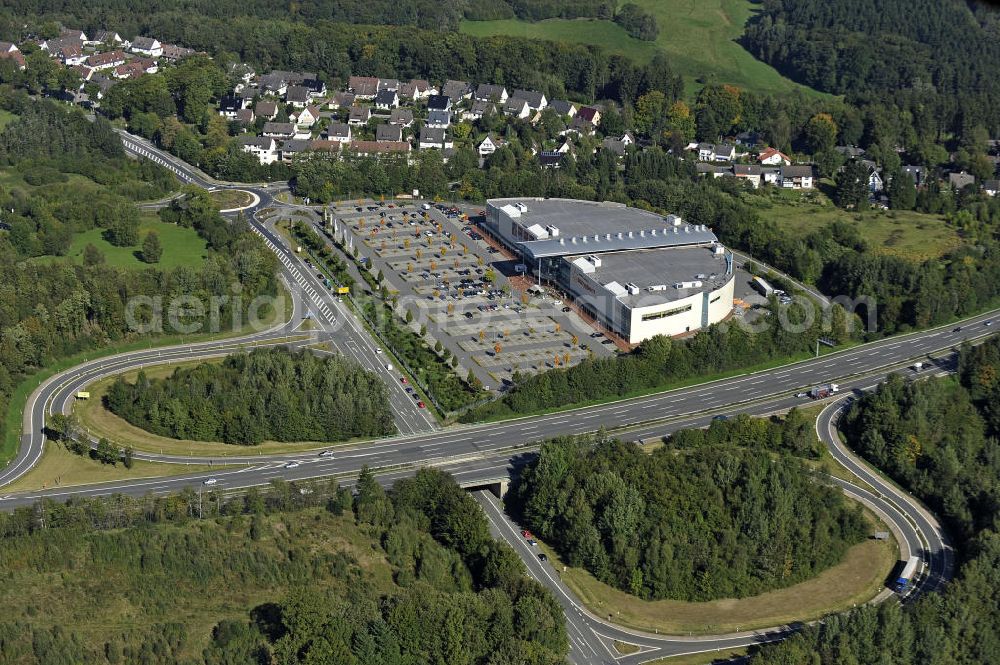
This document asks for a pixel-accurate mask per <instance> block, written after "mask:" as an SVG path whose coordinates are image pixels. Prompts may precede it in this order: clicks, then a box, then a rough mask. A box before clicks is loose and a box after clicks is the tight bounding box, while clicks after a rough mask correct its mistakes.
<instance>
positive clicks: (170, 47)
mask: <svg viewBox="0 0 1000 665" xmlns="http://www.w3.org/2000/svg"><path fill="white" fill-rule="evenodd" d="M195 53H196V51H195V50H194V49H193V48H185V47H184V46H178V45H177V44H164V45H163V57H164V58H165V59H167V60H173V61H177V60H183V59H184V58H190V57H191V56H192V55H194V54H195Z"/></svg>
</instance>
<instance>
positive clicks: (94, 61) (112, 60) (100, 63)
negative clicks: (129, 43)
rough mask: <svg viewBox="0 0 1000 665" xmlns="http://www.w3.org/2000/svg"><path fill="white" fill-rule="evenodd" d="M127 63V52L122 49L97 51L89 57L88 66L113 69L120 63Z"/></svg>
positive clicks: (97, 68)
mask: <svg viewBox="0 0 1000 665" xmlns="http://www.w3.org/2000/svg"><path fill="white" fill-rule="evenodd" d="M124 64H125V54H124V53H123V52H121V51H117V50H116V51H108V52H107V53H95V54H94V55H92V56H90V57H89V58H87V66H88V67H91V68H92V69H96V70H98V71H99V70H102V69H113V68H115V67H117V66H118V65H124Z"/></svg>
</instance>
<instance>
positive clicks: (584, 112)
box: [573, 106, 601, 127]
mask: <svg viewBox="0 0 1000 665" xmlns="http://www.w3.org/2000/svg"><path fill="white" fill-rule="evenodd" d="M577 119H579V120H585V121H586V122H589V123H590V124H591V125H593V126H594V127H599V126H600V124H601V110H600V109H599V108H597V107H596V106H584V107H583V108H581V109H580V110H579V111H577V112H576V116H574V118H573V120H574V121H575V120H577Z"/></svg>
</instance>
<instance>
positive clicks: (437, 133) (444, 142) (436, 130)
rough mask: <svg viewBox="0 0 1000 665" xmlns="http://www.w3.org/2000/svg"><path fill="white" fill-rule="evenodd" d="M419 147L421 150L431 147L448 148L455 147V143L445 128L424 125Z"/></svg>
mask: <svg viewBox="0 0 1000 665" xmlns="http://www.w3.org/2000/svg"><path fill="white" fill-rule="evenodd" d="M417 147H418V148H420V149H421V150H427V149H430V148H436V149H438V150H446V149H448V148H454V147H455V144H454V143H453V142H452V140H451V139H450V138H449V137H448V135H447V132H446V130H445V129H443V128H441V127H424V128H422V129H421V130H420V141H419V143H418V145H417Z"/></svg>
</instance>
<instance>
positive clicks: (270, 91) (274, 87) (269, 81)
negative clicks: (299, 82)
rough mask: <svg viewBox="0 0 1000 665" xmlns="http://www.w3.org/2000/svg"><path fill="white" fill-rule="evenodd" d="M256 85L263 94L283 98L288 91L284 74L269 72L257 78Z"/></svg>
mask: <svg viewBox="0 0 1000 665" xmlns="http://www.w3.org/2000/svg"><path fill="white" fill-rule="evenodd" d="M257 85H258V86H259V87H260V90H261V92H262V93H263V94H266V95H278V96H284V94H285V92H287V91H288V80H287V79H286V78H285V76H284V72H271V73H270V74H264V75H263V76H259V77H258V78H257Z"/></svg>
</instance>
